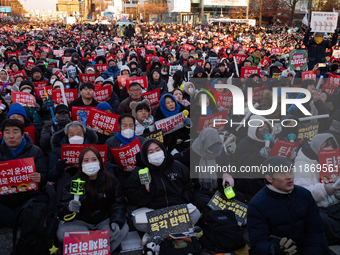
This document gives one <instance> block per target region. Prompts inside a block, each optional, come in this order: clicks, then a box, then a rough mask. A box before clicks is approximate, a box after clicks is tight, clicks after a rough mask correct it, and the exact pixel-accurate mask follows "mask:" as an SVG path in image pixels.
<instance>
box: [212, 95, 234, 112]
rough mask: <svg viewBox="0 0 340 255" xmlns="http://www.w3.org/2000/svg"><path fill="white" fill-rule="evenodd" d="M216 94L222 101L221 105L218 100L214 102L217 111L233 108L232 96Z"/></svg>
mask: <svg viewBox="0 0 340 255" xmlns="http://www.w3.org/2000/svg"><path fill="white" fill-rule="evenodd" d="M217 94H218V96H219V97H220V99H221V101H222V105H221V103H220V100H216V101H217V107H218V109H225V108H229V109H230V108H231V107H232V106H233V95H232V94H231V93H225V92H218V93H217Z"/></svg>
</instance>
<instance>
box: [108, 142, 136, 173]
mask: <svg viewBox="0 0 340 255" xmlns="http://www.w3.org/2000/svg"><path fill="white" fill-rule="evenodd" d="M141 148H142V146H141V144H140V142H139V140H138V137H136V138H135V140H133V141H132V142H131V143H129V144H127V145H124V146H122V147H116V148H110V149H111V153H112V156H113V158H114V159H115V161H116V163H117V165H119V166H122V167H124V171H133V169H134V168H135V165H136V163H137V159H136V155H137V153H139V152H140V149H141Z"/></svg>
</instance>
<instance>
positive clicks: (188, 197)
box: [125, 138, 200, 233]
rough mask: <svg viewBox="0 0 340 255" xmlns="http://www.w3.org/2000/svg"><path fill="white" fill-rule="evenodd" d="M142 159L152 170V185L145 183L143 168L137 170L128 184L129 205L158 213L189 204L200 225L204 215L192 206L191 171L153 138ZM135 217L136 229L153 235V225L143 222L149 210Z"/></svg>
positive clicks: (190, 210) (192, 218)
mask: <svg viewBox="0 0 340 255" xmlns="http://www.w3.org/2000/svg"><path fill="white" fill-rule="evenodd" d="M140 156H141V161H142V162H143V164H144V165H145V166H146V167H147V168H148V169H149V174H150V176H151V182H149V183H148V185H146V184H141V180H140V177H139V170H140V168H139V167H136V168H135V169H134V170H133V172H132V174H131V176H130V177H129V179H128V181H127V182H126V185H125V195H126V197H127V198H128V200H129V203H130V204H132V205H136V206H137V207H138V208H144V207H146V208H149V209H154V210H157V209H161V208H166V207H169V206H173V205H179V204H188V208H189V213H190V219H191V221H192V223H193V224H196V222H197V221H198V219H199V217H200V212H199V210H198V209H197V208H196V207H195V206H193V205H192V204H191V201H192V195H193V186H192V182H191V180H190V172H189V169H188V168H187V167H185V166H184V165H183V164H181V163H179V162H178V161H174V160H173V158H172V156H171V155H170V154H169V153H168V151H167V150H166V148H165V146H164V145H163V144H162V143H161V142H159V141H158V140H156V139H153V138H150V139H147V140H145V142H144V143H143V145H142V148H141V152H140ZM132 214H133V215H134V216H133V222H134V225H135V227H136V229H137V230H139V231H142V232H146V233H149V232H150V227H149V225H148V224H147V223H146V222H145V223H141V222H140V221H139V218H140V216H141V214H144V215H145V210H144V212H143V211H141V210H139V212H138V211H136V212H135V213H134V212H133V213H132ZM138 214H139V215H138Z"/></svg>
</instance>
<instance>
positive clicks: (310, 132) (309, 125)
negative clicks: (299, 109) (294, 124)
mask: <svg viewBox="0 0 340 255" xmlns="http://www.w3.org/2000/svg"><path fill="white" fill-rule="evenodd" d="M298 129H299V133H298V139H301V140H303V139H304V138H307V139H308V140H309V141H311V140H312V138H313V137H314V136H315V135H316V134H317V133H318V130H319V123H318V122H305V123H304V122H301V123H299V125H298Z"/></svg>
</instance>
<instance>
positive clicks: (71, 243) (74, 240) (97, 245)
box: [63, 229, 110, 255]
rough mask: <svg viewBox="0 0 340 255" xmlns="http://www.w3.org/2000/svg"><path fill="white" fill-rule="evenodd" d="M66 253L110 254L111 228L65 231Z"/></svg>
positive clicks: (81, 254)
mask: <svg viewBox="0 0 340 255" xmlns="http://www.w3.org/2000/svg"><path fill="white" fill-rule="evenodd" d="M63 243H64V251H63V254H64V255H90V254H91V255H94V254H97V255H110V230H109V229H107V230H92V231H78V232H64V242H63Z"/></svg>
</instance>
